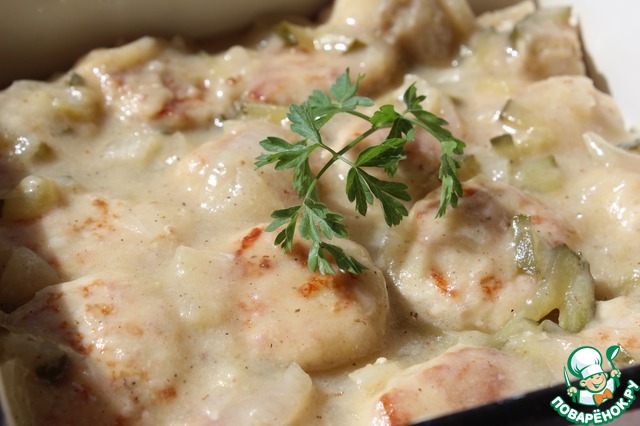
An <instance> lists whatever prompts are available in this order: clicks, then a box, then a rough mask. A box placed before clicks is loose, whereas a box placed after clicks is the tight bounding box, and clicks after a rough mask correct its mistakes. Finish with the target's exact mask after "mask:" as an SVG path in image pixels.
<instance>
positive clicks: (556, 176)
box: [513, 155, 563, 192]
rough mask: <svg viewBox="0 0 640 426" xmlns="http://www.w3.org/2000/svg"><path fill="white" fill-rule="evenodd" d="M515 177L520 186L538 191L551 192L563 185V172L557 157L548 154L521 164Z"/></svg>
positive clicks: (515, 181)
mask: <svg viewBox="0 0 640 426" xmlns="http://www.w3.org/2000/svg"><path fill="white" fill-rule="evenodd" d="M513 179H514V183H515V184H516V185H517V186H518V187H520V188H523V189H529V190H533V191H536V192H550V191H554V190H556V189H559V188H560V187H562V182H563V174H562V170H560V167H558V163H557V162H556V159H555V157H554V156H553V155H547V156H545V157H541V158H537V159H534V160H531V161H527V162H526V163H523V164H520V165H519V166H518V168H517V169H516V171H515V173H514V176H513Z"/></svg>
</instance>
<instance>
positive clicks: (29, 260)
mask: <svg viewBox="0 0 640 426" xmlns="http://www.w3.org/2000/svg"><path fill="white" fill-rule="evenodd" d="M60 279H61V278H60V275H59V274H58V272H57V271H56V270H55V269H54V268H53V267H52V266H51V265H49V264H48V263H47V261H45V260H44V259H43V258H42V257H40V256H39V255H38V254H37V253H35V252H33V251H32V250H30V249H28V248H26V247H18V248H16V249H14V250H13V252H12V254H11V257H10V258H9V260H8V262H7V265H6V267H5V269H4V272H3V274H2V277H1V278H0V304H1V305H3V306H4V307H10V308H11V307H18V306H20V305H22V304H23V303H25V302H27V301H28V300H29V299H31V297H33V295H34V294H35V293H36V292H37V291H38V290H41V289H43V288H45V287H47V286H49V285H52V284H56V283H58V282H60Z"/></svg>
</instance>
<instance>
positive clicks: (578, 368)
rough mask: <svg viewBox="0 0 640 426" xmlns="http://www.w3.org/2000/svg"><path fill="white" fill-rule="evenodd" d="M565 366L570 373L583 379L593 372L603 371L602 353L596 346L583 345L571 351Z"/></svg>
mask: <svg viewBox="0 0 640 426" xmlns="http://www.w3.org/2000/svg"><path fill="white" fill-rule="evenodd" d="M567 367H568V368H569V371H571V374H573V375H574V376H576V377H579V378H581V379H583V380H584V379H586V378H587V377H590V376H593V375H594V374H598V373H604V370H603V369H602V355H600V352H598V350H597V349H596V348H592V347H591V346H583V347H581V348H578V349H576V350H575V351H573V353H572V354H571V355H570V356H569V362H567Z"/></svg>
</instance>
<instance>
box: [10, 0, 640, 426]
mask: <svg viewBox="0 0 640 426" xmlns="http://www.w3.org/2000/svg"><path fill="white" fill-rule="evenodd" d="M533 12H534V10H533V6H532V4H530V3H524V4H522V5H520V6H517V7H514V8H512V9H509V10H506V11H502V12H496V13H493V14H490V15H483V16H480V17H477V18H476V17H474V16H473V15H472V13H471V11H470V10H469V9H468V7H467V6H466V4H465V3H464V2H462V1H436V0H432V1H419V0H415V1H408V2H407V1H400V0H397V1H394V0H379V1H376V2H373V4H371V2H369V1H368V0H367V1H365V0H358V1H347V0H338V1H337V2H336V4H335V5H334V9H333V10H332V11H327V12H326V14H325V16H326V18H325V20H324V21H323V22H322V23H320V24H314V25H313V26H309V27H308V28H307V29H302V30H301V31H303V32H304V31H306V33H304V34H307V36H308V37H310V38H311V39H313V40H315V41H316V43H315V44H312V45H311V47H304V46H298V47H290V46H285V45H284V44H283V41H282V39H281V38H279V37H278V36H276V35H274V34H273V33H272V32H271V31H269V30H268V29H267V30H264V29H259V30H256V31H255V32H254V33H252V34H251V35H250V36H247V37H246V38H243V39H241V40H237V41H235V44H234V45H230V46H228V47H227V48H225V49H224V50H221V51H215V52H206V51H194V50H192V49H190V48H189V47H188V46H186V45H185V43H184V42H183V41H181V40H173V41H162V40H156V39H152V38H143V39H140V40H137V41H134V42H132V43H130V44H127V45H124V46H122V47H118V48H113V49H102V50H97V51H94V52H91V53H90V54H88V55H87V56H85V57H84V58H82V59H80V60H79V61H78V63H77V64H76V65H75V66H74V68H73V69H72V70H70V71H69V72H68V73H67V74H65V75H62V76H60V77H57V78H56V79H53V80H52V81H49V82H33V81H19V82H15V83H14V84H13V85H12V86H11V87H10V88H8V89H7V90H5V91H4V92H2V93H0V142H1V149H2V151H1V152H0V162H1V165H0V185H2V187H1V189H2V191H3V193H4V196H3V198H4V206H3V217H2V221H1V223H0V242H1V248H2V249H1V252H0V260H1V262H0V263H1V264H2V276H1V277H0V304H1V305H2V307H3V310H4V311H5V314H3V316H2V324H3V326H4V327H7V328H9V329H11V330H13V332H12V333H9V334H6V335H5V336H2V339H3V340H2V347H3V354H4V359H3V361H5V364H4V367H3V370H2V374H3V380H4V381H5V383H6V384H7V386H8V388H9V389H10V390H11V391H10V392H9V400H10V404H11V408H12V411H13V415H14V416H15V419H16V423H17V424H29V422H33V423H37V424H52V425H53V424H61V425H62V424H64V425H71V424H83V425H84V424H96V425H98V424H142V425H145V424H149V425H156V424H190V425H194V424H203V425H204V424H233V425H236V424H250V425H253V424H317V425H325V424H327V425H329V424H331V425H334V424H349V425H351V424H363V425H366V424H376V425H397V424H405V423H410V422H414V421H418V420H420V419H421V418H428V417H434V416H438V415H442V414H446V413H449V412H452V411H457V410H462V409H465V408H469V407H472V406H475V405H479V404H484V403H488V402H491V401H494V400H496V399H499V398H503V397H508V396H510V395H513V394H516V393H519V392H523V391H526V390H531V389H536V388H539V387H543V386H548V385H552V384H557V383H560V382H562V381H563V377H562V369H563V366H564V364H565V363H566V359H567V357H568V355H569V354H570V353H571V351H572V350H573V349H575V348H576V347H578V346H581V345H586V344H589V345H593V346H595V347H597V348H599V349H600V350H604V349H606V347H607V346H609V345H611V344H620V345H622V347H623V348H624V349H625V351H626V352H627V353H628V354H630V356H632V357H636V359H637V357H640V343H639V342H640V340H638V339H637V337H638V321H640V317H639V313H640V309H639V308H638V306H639V303H640V298H639V297H640V296H639V295H638V291H637V286H638V282H640V263H639V262H638V261H637V259H634V257H633V253H636V252H638V251H639V250H640V246H639V244H640V242H639V241H640V239H639V238H637V235H638V231H639V227H640V223H639V221H638V218H637V213H636V212H637V211H638V209H639V207H640V206H639V204H640V199H639V198H638V195H637V194H638V192H639V191H638V186H639V185H640V176H639V175H638V174H637V170H636V168H635V165H636V164H637V163H638V158H637V157H636V154H634V153H633V152H630V151H624V150H619V149H615V150H612V149H611V147H610V145H608V144H620V143H623V142H629V141H631V140H632V139H633V138H634V137H635V136H634V135H633V134H630V133H629V132H627V130H626V129H625V127H624V125H623V122H622V119H621V116H620V114H619V112H618V110H617V108H616V106H615V103H614V102H613V100H612V99H611V98H610V97H608V96H607V95H605V94H603V93H600V92H598V91H597V90H596V89H595V88H594V87H593V85H592V83H591V81H590V80H589V79H588V78H587V77H585V75H584V72H585V71H584V65H583V58H582V53H581V47H580V44H579V39H578V36H577V33H576V29H575V28H573V27H571V26H570V25H569V24H568V23H567V22H565V21H564V20H563V19H561V18H558V16H557V15H553V16H552V17H549V16H546V17H545V16H544V15H530V14H531V13H533ZM390 17H393V19H391V18H390ZM522 19H524V20H523V21H521V20H522ZM519 22H520V23H519ZM354 39H357V40H358V43H361V46H360V47H359V48H357V49H353V50H348V49H347V50H348V51H347V52H344V50H345V46H346V45H347V44H349V43H352V42H353V40H354ZM316 47H319V48H318V49H316ZM346 68H350V69H351V73H352V76H355V75H356V74H358V73H364V74H366V77H365V79H364V80H363V81H362V85H361V91H362V93H363V94H365V95H368V96H371V97H373V98H374V99H375V100H376V103H377V104H378V105H381V104H383V103H394V104H396V105H398V106H400V105H401V95H402V93H403V91H404V89H405V88H406V87H407V86H408V85H409V84H411V83H413V82H415V83H416V85H417V87H418V91H419V93H422V94H426V95H427V100H426V101H425V102H424V107H425V108H426V109H428V110H430V111H432V112H434V113H436V114H438V115H440V116H442V117H444V118H445V119H446V120H447V121H448V122H449V126H448V128H449V129H450V130H451V131H452V132H453V133H454V134H455V135H456V136H457V137H459V138H461V139H463V140H465V142H466V143H467V148H466V155H467V156H469V158H472V159H473V160H475V164H476V167H475V169H474V168H472V167H470V166H469V164H474V163H473V162H472V161H471V160H469V158H467V159H466V160H464V159H463V160H462V162H463V164H464V167H463V169H462V172H463V173H466V175H465V177H464V180H465V182H464V188H465V196H464V197H463V198H462V199H461V201H460V205H459V206H458V207H457V208H456V209H455V210H451V209H450V211H449V212H448V213H447V215H445V216H444V217H443V218H439V219H436V218H435V211H436V209H437V203H438V197H439V186H440V184H439V181H438V178H437V171H438V167H439V154H440V147H439V144H438V143H437V141H436V140H435V139H433V138H432V137H431V136H429V135H427V134H426V133H423V132H418V133H417V134H416V139H415V140H414V141H413V142H411V143H409V144H408V145H407V147H406V150H407V159H406V160H404V161H403V162H402V163H401V165H400V170H399V171H398V174H397V176H396V178H397V180H399V181H402V182H404V183H406V184H407V185H408V187H409V189H408V191H409V192H410V194H411V195H412V201H411V202H410V203H407V207H408V208H409V209H410V214H409V216H408V217H407V218H405V220H404V222H403V223H402V224H401V225H399V226H397V227H395V228H392V229H389V228H388V227H387V226H386V224H385V223H384V220H383V218H382V215H381V213H380V212H379V211H378V209H377V206H374V209H372V210H371V211H370V213H369V214H368V215H367V216H366V217H361V216H359V215H357V214H356V213H354V209H353V206H352V205H351V204H350V203H349V202H348V200H347V198H346V196H345V194H344V192H343V189H342V188H344V180H345V176H346V173H347V171H348V170H347V169H346V168H343V167H342V166H337V167H335V168H334V169H332V170H330V172H328V173H327V174H326V176H325V177H324V178H323V180H322V181H321V182H320V184H319V185H320V186H319V190H320V191H319V192H320V194H321V196H322V197H323V199H324V200H326V202H327V203H328V205H329V206H330V208H331V209H333V210H335V211H337V212H340V213H341V214H343V215H344V216H345V224H346V225H347V227H348V229H349V232H350V240H345V241H344V242H342V243H340V244H342V245H343V246H344V248H345V250H348V251H349V252H350V253H352V254H353V255H354V256H356V257H357V258H358V259H359V260H360V261H361V262H363V263H364V264H365V265H366V266H367V267H368V268H369V269H368V270H367V271H366V272H365V273H364V274H362V275H359V276H353V275H350V274H344V273H338V274H337V275H336V276H322V275H320V274H319V273H311V272H310V271H309V270H308V268H307V266H306V263H305V259H306V254H307V251H308V244H307V243H306V242H304V241H300V242H298V243H296V244H295V245H294V250H293V251H292V252H291V253H284V252H283V251H282V250H280V248H278V247H276V246H274V245H273V244H272V242H273V238H274V237H275V234H274V233H267V232H266V231H265V230H264V228H265V226H266V224H268V223H269V221H270V214H271V212H272V211H273V210H275V209H278V208H282V207H285V206H289V205H292V204H293V203H295V202H296V198H297V197H296V194H295V191H294V190H293V188H292V186H291V174H290V173H288V172H281V171H276V170H274V169H273V168H272V167H265V168H261V169H259V170H256V169H255V166H254V161H255V157H257V156H258V155H260V154H261V153H262V148H261V147H260V146H259V144H258V142H259V141H260V140H262V139H264V138H265V137H267V136H272V135H273V136H279V137H282V138H285V139H288V140H291V141H296V140H297V139H298V138H297V137H296V136H295V135H294V134H293V133H292V132H291V131H290V130H289V129H288V122H287V121H286V120H283V118H284V115H285V114H286V111H287V107H288V105H289V104H290V103H292V102H301V101H303V100H304V99H305V98H306V97H307V96H308V95H309V94H310V93H311V91H312V90H314V89H321V90H326V89H328V88H329V86H330V85H331V83H332V82H333V81H334V80H335V78H336V77H337V76H338V75H340V74H341V73H342V72H343V71H344V70H345V69H346ZM508 102H509V103H510V105H511V106H507V107H505V105H507V104H508ZM514 105H515V106H514ZM501 111H502V118H501ZM363 130H364V128H363V127H362V123H360V122H358V121H357V120H355V119H349V118H340V119H337V120H336V121H335V123H331V124H330V125H328V126H327V127H326V133H325V139H326V140H327V141H328V143H329V144H330V145H331V146H333V147H334V148H336V149H339V148H341V147H342V146H344V145H345V144H347V143H348V142H349V141H350V140H351V139H352V138H353V136H354V135H357V134H358V133H359V132H362V131H363ZM588 132H593V133H594V134H597V135H599V136H598V137H600V138H602V140H601V139H597V141H600V142H599V143H601V144H604V145H601V146H599V145H598V144H597V143H596V144H595V145H593V144H591V145H589V144H588V143H586V142H589V141H592V142H593V140H594V139H588V138H587V141H586V142H585V139H584V138H583V135H585V134H587V133H588ZM505 134H507V135H509V137H510V138H511V140H512V142H513V147H511V148H510V149H512V150H511V151H509V152H506V153H505V152H504V151H500V149H499V148H496V147H494V146H492V143H491V142H490V140H491V139H492V138H495V137H497V136H500V135H505ZM380 137H381V136H380ZM378 141H379V139H375V138H372V140H366V141H364V142H363V146H367V145H369V144H373V143H377V142H378ZM603 147H604V149H602V148H603ZM358 149H360V147H359V148H358ZM514 153H515V154H514ZM549 156H553V162H552V163H544V162H543V163H538V162H537V161H538V160H540V159H548V158H550V157H549ZM323 160H325V161H326V158H322V157H321V156H318V157H314V158H312V167H313V168H316V169H317V168H318V167H321V165H322V164H323ZM540 164H542V165H540ZM536 167H537V168H536ZM24 178H27V179H26V180H23V179H24ZM16 188H17V189H16ZM25 188H26V189H25ZM519 214H521V215H527V216H530V217H531V218H532V223H533V230H534V233H535V236H536V239H537V241H539V244H540V247H543V251H544V250H547V249H549V248H551V247H554V246H557V245H559V244H566V245H568V246H569V247H570V248H571V249H572V250H573V251H575V252H579V253H581V255H582V256H583V258H584V259H585V260H586V261H588V262H589V264H590V265H591V272H592V274H593V277H594V279H595V295H596V299H597V300H598V301H597V303H596V308H595V313H594V317H593V319H591V320H590V321H589V322H588V323H587V325H586V326H585V327H584V329H583V330H582V331H579V332H577V333H573V334H570V333H566V332H564V331H562V330H560V329H559V327H558V326H557V325H556V324H555V323H554V322H553V321H552V319H553V316H551V317H550V318H551V320H546V321H543V322H542V323H541V324H540V325H539V326H536V327H534V328H530V329H527V330H524V331H523V330H522V329H518V328H517V327H515V328H509V327H507V328H506V329H505V326H507V325H508V324H510V321H511V320H512V319H513V318H514V317H516V316H517V315H518V314H519V313H520V312H522V311H524V310H525V309H526V306H528V305H529V304H530V303H531V300H532V299H533V298H535V295H536V291H537V290H538V288H540V286H541V285H543V283H544V276H543V274H538V275H535V274H530V273H526V272H524V271H523V270H522V269H521V268H520V269H519V268H518V265H517V263H516V256H515V243H514V237H513V229H512V228H513V225H512V220H513V217H514V216H516V215H519ZM544 253H546V251H544ZM543 258H544V256H543ZM536 319H538V318H536ZM505 330H506V331H505ZM63 354H66V358H65V357H63V356H62V355H63ZM64 359H66V361H65V362H66V363H65V362H63V361H61V360H64ZM627 361H628V360H627ZM60 363H62V364H60ZM43 366H48V367H50V369H49V370H48V371H45V372H43V370H42V367H43ZM52 366H53V367H52ZM56 366H57V367H56ZM56 368H57V369H56ZM423 389H424V390H425V392H422V390H423ZM464 389H474V392H467V393H460V392H462V391H461V390H464ZM434 401H437V402H436V403H434Z"/></svg>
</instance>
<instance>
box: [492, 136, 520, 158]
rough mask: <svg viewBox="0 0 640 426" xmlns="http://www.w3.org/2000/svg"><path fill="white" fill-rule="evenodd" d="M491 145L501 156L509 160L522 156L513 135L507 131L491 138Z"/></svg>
mask: <svg viewBox="0 0 640 426" xmlns="http://www.w3.org/2000/svg"><path fill="white" fill-rule="evenodd" d="M490 142H491V147H492V148H493V149H494V150H495V151H496V152H497V153H498V154H500V155H501V156H503V157H505V158H508V159H509V160H517V159H519V157H520V154H519V153H518V149H517V148H516V146H515V144H514V142H513V136H511V135H510V134H508V133H505V134H503V135H500V136H496V137H493V138H491V141H490Z"/></svg>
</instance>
